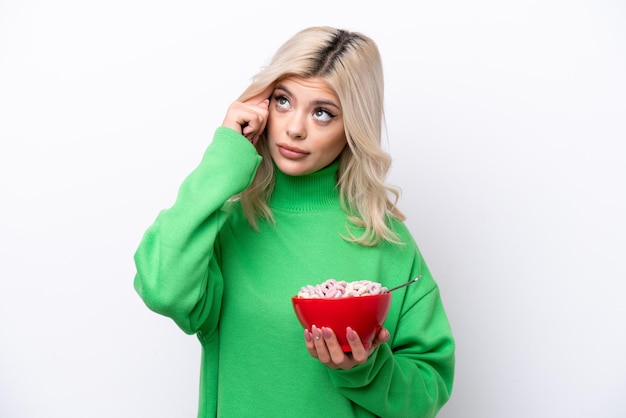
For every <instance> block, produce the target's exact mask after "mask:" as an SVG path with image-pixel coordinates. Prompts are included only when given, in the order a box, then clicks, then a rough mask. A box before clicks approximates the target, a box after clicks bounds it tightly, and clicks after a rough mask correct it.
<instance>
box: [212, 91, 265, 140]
mask: <svg viewBox="0 0 626 418" xmlns="http://www.w3.org/2000/svg"><path fill="white" fill-rule="evenodd" d="M273 90H274V86H273V85H270V86H268V87H267V88H266V89H265V90H264V91H263V92H261V93H259V94H257V95H256V96H254V97H252V98H250V99H248V100H246V101H245V102H234V103H232V104H231V105H230V106H229V107H228V111H227V112H226V117H225V118H224V122H222V126H225V127H228V128H231V129H234V130H236V131H237V132H241V134H242V135H243V136H245V137H246V138H248V140H249V141H250V142H251V143H252V145H256V143H257V141H258V140H259V137H260V136H261V134H262V133H263V131H265V125H266V124H267V118H268V115H269V102H270V99H269V97H270V95H271V94H272V91H273Z"/></svg>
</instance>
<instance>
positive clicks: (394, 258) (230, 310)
mask: <svg viewBox="0 0 626 418" xmlns="http://www.w3.org/2000/svg"><path fill="white" fill-rule="evenodd" d="M260 161H261V157H260V156H259V155H258V153H257V152H256V149H255V148H254V147H253V146H252V145H251V144H250V143H249V142H248V141H247V140H246V139H245V138H244V137H243V136H242V135H240V134H239V133H237V132H235V131H233V130H231V129H229V128H223V127H220V128H218V129H217V131H216V133H215V136H214V138H213V140H212V141H211V143H210V145H209V147H208V148H207V150H206V152H205V154H204V156H203V158H202V160H201V162H200V164H199V165H198V167H197V168H196V169H195V170H194V171H193V172H192V173H191V174H190V175H189V176H188V177H187V178H186V179H185V180H184V182H183V184H182V185H181V187H180V190H179V193H178V196H177V198H176V201H175V202H174V204H173V205H172V206H171V207H170V208H169V209H166V210H164V211H162V212H160V213H159V215H158V216H157V218H156V220H155V221H154V223H153V224H152V225H151V226H150V227H149V228H148V229H147V231H146V232H145V234H144V236H143V238H142V240H141V243H140V245H139V247H138V249H137V251H136V253H135V265H136V268H137V274H136V276H135V281H134V286H135V289H136V291H137V292H138V293H139V295H140V296H141V298H142V299H143V301H144V302H145V304H146V305H147V306H148V307H149V308H150V309H152V310H153V311H155V312H157V313H159V314H162V315H165V316H168V317H170V318H171V319H173V320H174V321H175V322H176V324H177V325H178V326H179V327H180V328H181V329H182V330H183V331H184V332H186V333H188V334H196V335H197V337H198V339H199V341H200V343H201V345H202V362H201V369H202V370H201V378H200V400H199V408H198V409H199V410H198V417H202V418H205V417H214V416H218V417H235V418H242V417H257V418H258V417H268V418H269V417H271V418H280V417H301V418H302V417H319V416H325V417H341V418H345V417H372V416H381V417H431V416H435V415H436V413H437V411H438V410H439V409H440V408H441V407H442V405H443V404H444V403H445V402H446V401H447V400H448V398H449V396H450V392H451V389H452V381H453V375H454V340H453V337H452V333H451V330H450V326H449V323H448V319H447V317H446V313H445V311H444V307H443V305H442V301H441V298H440V294H439V289H438V286H437V284H436V283H435V281H434V280H433V278H432V276H431V274H430V272H429V270H428V267H427V266H426V264H425V262H424V259H423V258H422V255H421V254H420V252H419V249H418V247H417V245H416V244H415V242H414V240H413V238H412V236H411V234H410V233H409V231H408V230H407V228H406V227H405V225H404V224H403V223H402V222H400V221H397V220H396V221H391V222H392V224H391V227H392V229H393V230H394V231H395V232H396V233H397V234H398V235H399V237H400V238H401V240H402V241H403V243H404V244H403V245H397V244H390V243H388V242H383V243H380V244H378V245H375V246H372V247H368V246H363V245H359V244H356V243H353V242H349V241H347V240H345V239H343V238H342V234H343V235H345V234H346V233H347V217H346V214H345V213H344V211H343V210H342V207H341V205H340V200H339V193H338V189H337V187H336V174H337V169H338V163H337V162H335V163H333V164H332V165H330V166H328V167H326V168H324V169H322V170H320V171H318V172H315V173H312V174H308V175H303V176H295V177H294V176H288V175H286V174H284V173H282V172H280V170H278V169H276V172H275V175H276V176H275V177H276V178H275V180H276V181H275V187H274V190H273V192H272V196H271V199H270V201H269V206H270V208H271V210H272V213H273V215H274V218H275V223H274V224H272V223H267V222H265V221H260V222H259V229H260V230H259V231H255V230H254V229H253V228H252V227H250V225H249V224H248V222H247V220H246V218H245V216H244V214H243V211H242V209H241V205H240V203H239V202H238V201H234V202H232V201H229V198H231V197H232V196H233V195H235V194H237V193H239V192H241V191H243V190H244V189H245V188H246V187H247V186H249V185H250V183H251V182H252V180H253V178H254V175H255V173H256V169H257V167H258V165H259V163H260ZM352 228H353V227H352ZM418 275H421V276H422V278H421V279H420V280H419V281H418V282H417V283H416V284H413V285H411V286H408V287H406V288H403V289H400V290H398V291H396V292H394V293H393V296H392V304H391V308H390V311H389V314H388V317H387V320H386V322H385V324H384V326H385V328H387V329H388V330H389V332H390V334H391V338H390V340H389V342H387V343H385V344H383V345H381V346H380V347H378V348H377V349H376V350H375V351H374V353H373V354H372V355H371V356H370V357H369V358H368V360H367V361H366V362H365V363H364V364H361V365H357V366H356V367H354V368H352V369H350V370H333V369H330V368H329V367H327V366H325V365H324V364H322V363H321V362H319V361H318V360H317V359H315V358H313V357H311V356H310V355H309V353H308V351H307V349H306V347H305V340H304V332H303V329H302V326H301V325H300V324H299V322H298V321H297V319H296V316H295V314H294V311H293V307H292V305H291V296H293V295H295V294H296V293H297V292H298V290H300V288H301V287H302V286H304V285H307V284H317V283H321V282H323V281H325V280H326V279H328V278H334V279H337V280H345V281H354V280H371V281H377V282H380V283H382V284H383V285H384V286H387V287H392V286H396V285H398V284H400V283H403V282H406V281H408V280H410V279H411V278H414V277H416V276H418ZM335 331H336V332H342V331H344V330H335Z"/></svg>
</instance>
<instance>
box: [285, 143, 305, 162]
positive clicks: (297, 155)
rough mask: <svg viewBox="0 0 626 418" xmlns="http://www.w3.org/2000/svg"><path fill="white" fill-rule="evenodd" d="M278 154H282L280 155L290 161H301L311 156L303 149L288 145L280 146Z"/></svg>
mask: <svg viewBox="0 0 626 418" xmlns="http://www.w3.org/2000/svg"><path fill="white" fill-rule="evenodd" d="M278 152H280V155H282V156H283V157H285V158H288V159H290V160H299V159H302V158H304V157H306V156H307V155H309V153H308V152H307V151H305V150H303V149H300V148H298V147H292V146H290V145H286V144H278Z"/></svg>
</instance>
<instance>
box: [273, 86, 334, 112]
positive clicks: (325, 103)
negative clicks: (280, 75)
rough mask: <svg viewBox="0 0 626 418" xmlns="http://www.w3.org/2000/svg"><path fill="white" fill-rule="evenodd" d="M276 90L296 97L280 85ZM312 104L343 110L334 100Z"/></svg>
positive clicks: (313, 102) (318, 101)
mask: <svg viewBox="0 0 626 418" xmlns="http://www.w3.org/2000/svg"><path fill="white" fill-rule="evenodd" d="M274 90H283V91H284V92H285V93H287V95H289V96H294V94H293V93H292V92H291V91H290V90H289V89H288V88H287V87H285V86H284V85H282V84H279V85H277V86H276V87H275V88H274ZM310 104H312V105H314V106H332V107H334V108H335V109H337V110H341V107H339V106H338V105H337V104H336V103H335V102H333V101H332V100H314V101H312V102H311V103H310Z"/></svg>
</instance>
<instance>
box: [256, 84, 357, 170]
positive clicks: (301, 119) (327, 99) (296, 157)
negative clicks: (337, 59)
mask: <svg viewBox="0 0 626 418" xmlns="http://www.w3.org/2000/svg"><path fill="white" fill-rule="evenodd" d="M267 138H268V145H269V150H270V155H271V156H272V159H273V160H274V162H275V163H276V165H277V166H278V168H279V169H280V170H281V171H282V172H283V173H285V174H289V175H292V176H300V175H303V174H309V173H313V172H315V171H318V170H320V169H322V168H324V167H326V166H327V165H329V164H330V163H332V162H333V161H334V160H335V159H336V158H337V156H338V155H339V154H340V153H341V151H342V150H343V148H344V147H345V145H346V134H345V131H344V127H343V114H342V111H341V105H340V103H339V98H338V97H337V95H336V94H335V92H334V91H333V90H331V88H330V87H328V85H327V84H326V82H324V81H323V80H322V79H320V78H301V77H288V78H285V79H282V80H280V81H279V82H278V83H276V87H275V88H274V92H273V93H272V98H271V101H270V106H269V119H268V122H267Z"/></svg>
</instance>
